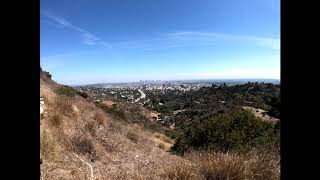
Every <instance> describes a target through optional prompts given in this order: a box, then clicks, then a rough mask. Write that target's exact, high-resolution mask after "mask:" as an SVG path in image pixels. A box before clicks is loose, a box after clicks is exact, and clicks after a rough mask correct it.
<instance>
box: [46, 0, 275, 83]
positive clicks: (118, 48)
mask: <svg viewBox="0 0 320 180" xmlns="http://www.w3.org/2000/svg"><path fill="white" fill-rule="evenodd" d="M40 4H41V5H40V64H41V66H42V68H43V69H44V70H45V71H49V72H50V73H51V74H52V78H53V79H54V80H55V81H57V82H58V83H61V84H67V85H79V84H98V83H110V82H130V81H131V82H133V81H140V80H152V79H154V80H192V79H195V80H199V79H279V80H280V1H279V0H268V1H267V0H265V1H255V0H244V1H236V0H224V1H211V0H202V1H196V0H190V1H183V0H174V1H172V0H162V1H147V0H137V1H130V0H124V1H121V2H119V1H116V0H108V1H97V0H92V1H83V0H80V1H77V2H73V1H61V0H55V1H54V0H41V3H40Z"/></svg>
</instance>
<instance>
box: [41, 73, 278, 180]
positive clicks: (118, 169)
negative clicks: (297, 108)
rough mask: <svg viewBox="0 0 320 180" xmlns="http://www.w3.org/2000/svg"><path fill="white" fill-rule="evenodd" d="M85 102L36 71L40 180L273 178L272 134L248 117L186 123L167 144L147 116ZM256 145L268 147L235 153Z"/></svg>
mask: <svg viewBox="0 0 320 180" xmlns="http://www.w3.org/2000/svg"><path fill="white" fill-rule="evenodd" d="M86 97H87V96H86V95H85V94H82V93H80V92H78V91H76V90H75V89H73V88H71V87H67V86H63V85H59V84H57V83H56V82H54V81H53V80H52V79H51V75H50V74H49V73H48V72H45V71H42V70H40V141H41V142H40V144H41V147H40V148H41V151H40V152H41V154H40V159H41V160H40V168H41V179H201V180H202V179H234V180H235V179H240V180H244V179H279V175H280V164H279V163H280V157H279V152H278V149H277V148H274V146H272V145H270V143H269V142H270V141H271V142H273V141H274V140H273V139H271V140H270V138H269V137H272V138H278V136H275V135H274V134H276V135H277V134H278V132H276V133H274V132H273V131H275V130H277V129H278V127H277V128H276V129H274V125H271V124H268V123H267V122H263V121H261V119H259V118H255V116H253V114H250V113H249V112H240V114H239V113H237V112H235V113H234V114H232V115H228V114H225V115H221V116H220V115H219V116H217V117H210V118H207V119H204V120H203V123H198V122H196V121H192V123H191V124H190V125H188V128H186V129H185V131H181V134H180V135H179V136H178V138H176V139H170V138H169V137H168V136H166V135H167V134H170V129H168V128H166V127H165V126H159V124H157V123H155V121H152V116H151V115H150V113H152V111H149V110H148V109H146V108H143V107H139V106H135V105H129V104H126V103H121V102H117V103H116V104H114V103H113V102H110V101H106V102H102V103H97V102H94V101H91V100H90V98H86ZM41 109H42V110H41ZM238 120H240V121H238ZM207 129H208V130H207ZM255 129H257V130H255ZM230 132H231V133H230ZM247 134H248V135H249V136H247ZM247 142H250V143H251V144H248V143H247ZM261 142H267V143H269V144H266V145H267V146H263V148H260V149H259V148H252V149H250V151H248V152H246V153H241V152H240V151H239V152H237V151H236V150H237V149H239V148H238V147H244V146H246V147H247V145H248V148H249V147H251V145H255V144H257V143H258V144H259V143H261ZM226 145H227V146H228V147H230V148H227V150H226V151H222V150H223V149H222V150H220V149H219V148H220V147H226ZM249 145H250V146H249ZM259 145H260V144H259ZM171 147H173V148H171ZM204 147H214V148H215V149H217V151H214V150H213V149H211V150H206V149H204ZM257 147H258V146H257ZM231 148H234V149H235V150H234V151H230V152H229V149H231ZM172 149H173V151H172ZM179 152H183V154H180V155H175V154H177V153H179Z"/></svg>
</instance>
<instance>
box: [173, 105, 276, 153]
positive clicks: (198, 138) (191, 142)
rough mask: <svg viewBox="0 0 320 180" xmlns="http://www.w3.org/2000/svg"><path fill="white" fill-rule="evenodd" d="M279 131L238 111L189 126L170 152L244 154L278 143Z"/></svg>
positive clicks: (250, 115) (244, 112)
mask: <svg viewBox="0 0 320 180" xmlns="http://www.w3.org/2000/svg"><path fill="white" fill-rule="evenodd" d="M279 132H280V131H279V124H276V125H273V124H271V123H268V122H265V121H262V120H261V119H259V118H256V117H255V116H254V115H253V114H252V113H250V112H246V111H243V110H240V111H236V112H232V113H230V114H218V115H216V116H213V117H211V118H209V119H207V120H206V121H204V122H202V123H193V124H191V125H190V126H189V127H188V128H187V129H186V130H185V131H184V132H183V133H181V134H180V135H179V136H178V138H177V140H176V143H175V144H174V146H173V148H172V149H173V150H174V151H175V152H177V153H184V152H185V151H187V150H188V149H198V150H199V149H210V150H214V151H222V152H227V151H239V152H246V151H248V150H250V149H251V148H252V147H259V146H267V145H268V144H274V143H277V144H279V139H280V138H279Z"/></svg>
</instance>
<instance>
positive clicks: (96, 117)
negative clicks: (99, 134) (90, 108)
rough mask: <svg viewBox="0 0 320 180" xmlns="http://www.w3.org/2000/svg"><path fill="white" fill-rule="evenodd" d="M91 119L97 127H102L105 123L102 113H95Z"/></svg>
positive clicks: (104, 116)
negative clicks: (95, 122)
mask: <svg viewBox="0 0 320 180" xmlns="http://www.w3.org/2000/svg"><path fill="white" fill-rule="evenodd" d="M93 119H94V120H95V121H97V123H98V125H99V126H104V125H105V123H106V115H105V114H104V113H102V112H96V113H95V114H94V116H93Z"/></svg>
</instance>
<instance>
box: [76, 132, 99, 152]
mask: <svg viewBox="0 0 320 180" xmlns="http://www.w3.org/2000/svg"><path fill="white" fill-rule="evenodd" d="M71 144H72V145H73V147H74V150H75V151H76V152H77V153H79V154H82V155H87V154H95V148H94V144H93V143H92V140H91V139H89V138H87V137H86V136H85V135H75V136H73V137H72V138H71Z"/></svg>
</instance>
